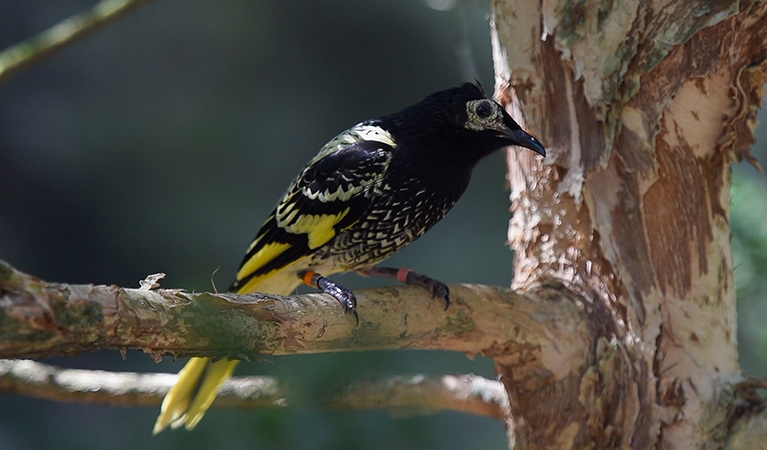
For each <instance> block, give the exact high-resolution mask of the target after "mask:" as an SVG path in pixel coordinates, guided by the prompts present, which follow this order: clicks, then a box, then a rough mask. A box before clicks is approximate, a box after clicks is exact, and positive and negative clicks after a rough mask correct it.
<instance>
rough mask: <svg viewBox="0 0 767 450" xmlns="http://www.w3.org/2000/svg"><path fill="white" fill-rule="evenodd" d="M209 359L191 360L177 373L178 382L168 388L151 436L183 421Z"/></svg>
mask: <svg viewBox="0 0 767 450" xmlns="http://www.w3.org/2000/svg"><path fill="white" fill-rule="evenodd" d="M209 362H210V358H192V359H190V360H189V362H188V363H186V365H185V366H184V368H183V369H181V371H180V372H179V373H178V381H177V382H176V384H175V385H174V386H173V387H172V388H170V391H168V393H167V394H165V398H164V399H163V401H162V406H161V407H160V415H159V416H157V421H156V422H155V424H154V430H153V431H152V434H157V433H159V432H160V431H162V430H164V429H165V428H166V427H167V426H168V425H170V424H171V423H176V422H178V421H179V420H183V418H184V415H186V410H187V407H189V403H190V402H191V401H192V397H193V396H194V393H195V392H196V391H197V385H198V384H199V383H200V379H201V378H202V374H203V373H204V372H205V368H206V367H207V366H208V363H209Z"/></svg>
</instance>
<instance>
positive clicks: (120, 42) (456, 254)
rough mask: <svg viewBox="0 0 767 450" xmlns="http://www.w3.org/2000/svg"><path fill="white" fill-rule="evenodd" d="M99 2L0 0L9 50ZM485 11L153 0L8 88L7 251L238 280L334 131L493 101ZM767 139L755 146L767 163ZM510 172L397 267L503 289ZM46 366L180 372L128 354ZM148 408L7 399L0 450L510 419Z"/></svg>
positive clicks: (756, 225) (473, 191)
mask: <svg viewBox="0 0 767 450" xmlns="http://www.w3.org/2000/svg"><path fill="white" fill-rule="evenodd" d="M92 4H93V0H66V1H61V0H37V1H35V2H19V1H13V0H10V1H9V0H0V11H2V13H1V14H0V48H5V47H7V46H9V45H11V44H14V43H16V42H18V41H21V40H23V39H25V38H27V37H29V36H32V35H35V34H37V33H39V32H40V31H42V30H45V29H46V28H48V27H50V26H51V25H53V24H55V23H57V22H58V21H60V20H62V19H64V18H66V17H68V16H69V15H71V14H75V13H77V12H80V11H81V10H83V9H86V8H88V7H90V6H92ZM487 13H488V10H487V2H484V1H469V0H466V1H458V0H428V1H425V2H414V1H394V2H392V1H387V0H366V1H364V2H354V1H348V0H347V1H344V0H335V1H327V2H298V1H295V0H288V1H277V0H259V1H256V2H253V1H248V0H225V1H221V2H186V1H181V0H162V1H159V0H157V1H155V2H150V3H149V4H148V5H147V6H145V7H143V8H141V9H140V10H138V11H136V12H135V13H133V14H131V15H129V16H128V17H126V18H124V19H122V20H120V21H118V22H116V23H114V24H112V25H110V26H109V27H107V28H106V29H104V30H103V31H100V32H98V33H97V34H95V35H93V36H91V37H89V38H87V39H85V40H83V41H81V42H79V43H78V44H77V45H75V46H73V47H72V48H69V49H67V50H65V51H64V52H62V53H61V54H58V55H56V56H55V57H53V58H51V59H49V60H45V61H43V62H41V63H40V64H38V65H37V66H34V67H33V68H32V69H31V70H29V71H26V72H23V73H20V74H18V75H17V77H16V78H14V79H13V80H12V81H11V82H10V83H8V84H5V85H3V86H0V192H3V193H5V195H0V258H3V259H6V260H7V261H9V262H10V263H12V264H14V265H15V266H17V267H18V268H19V269H21V270H24V271H26V272H29V273H32V274H34V275H37V276H40V277H42V278H44V279H48V280H54V281H65V282H70V283H92V282H93V283H107V284H118V285H124V286H138V281H139V280H141V279H143V278H144V277H145V276H146V275H147V274H150V273H154V272H160V271H162V272H166V273H167V274H168V278H167V279H166V280H164V281H163V286H165V287H184V288H187V289H196V290H208V289H210V287H211V279H214V280H215V282H216V284H217V285H218V286H219V287H222V286H226V285H228V283H229V282H230V281H231V274H232V273H234V270H235V269H236V267H237V264H238V263H239V260H240V258H241V257H242V254H243V252H244V250H245V247H246V246H247V244H248V243H249V241H250V239H251V238H252V236H253V234H254V233H255V232H256V229H257V227H258V225H259V224H260V222H261V221H262V220H263V219H264V218H265V216H266V214H267V213H268V211H269V210H270V209H271V207H272V206H273V203H274V202H275V201H276V200H277V198H278V197H279V196H280V194H282V192H283V190H284V189H285V188H286V186H287V183H288V182H289V181H290V179H291V178H292V177H293V176H294V175H295V173H296V172H297V171H298V169H299V168H300V167H301V166H302V165H303V164H304V163H305V161H306V160H307V159H308V158H310V157H311V156H313V155H314V153H316V151H317V150H318V149H319V148H320V147H321V146H322V145H323V144H324V143H325V142H326V141H327V140H328V139H330V138H331V137H332V136H334V135H335V134H336V133H338V132H339V131H341V130H344V129H346V128H348V127H349V126H351V125H353V124H355V123H357V122H358V121H360V120H363V119H367V118H372V117H376V116H379V115H382V114H386V113H390V112H393V111H396V110H397V109H399V108H401V107H403V106H405V105H408V104H411V103H413V102H415V101H418V100H420V99H421V98H423V97H424V96H425V95H426V94H428V93H430V92H433V91H435V90H438V89H442V88H446V87H450V86H453V85H456V84H458V83H460V82H461V81H464V80H465V79H467V78H471V77H475V76H478V77H479V79H480V80H481V81H483V82H484V83H485V86H486V87H487V88H488V89H491V88H492V86H493V74H492V62H491V49H490V39H489V26H488V23H487V17H486V16H487ZM477 74H478V75H477ZM764 129H765V128H764V127H762V128H761V129H760V131H761V132H763V130H764ZM765 143H767V139H765V138H761V139H760V140H759V142H758V143H757V145H756V146H755V153H756V156H757V158H759V159H760V160H761V161H762V162H764V161H767V154H766V153H767V152H766V151H765V150H766V149H767V145H765ZM748 170H749V169H748V168H747V167H746V168H742V167H739V168H738V172H740V173H744V174H743V175H741V176H739V177H737V178H736V184H735V186H734V188H733V215H732V226H733V232H734V234H735V236H734V237H733V243H734V244H735V245H734V247H735V252H736V253H735V255H734V258H735V262H736V264H737V266H738V268H737V271H736V278H737V281H738V295H739V308H741V314H740V316H739V317H740V322H739V339H740V342H741V343H742V345H741V350H742V352H743V354H742V364H743V367H744V368H745V369H746V370H747V371H749V372H751V373H760V374H763V375H764V374H767V369H766V368H765V367H767V365H766V364H765V358H764V348H765V345H767V344H765V342H767V337H766V336H764V326H763V325H762V324H763V323H764V320H763V319H764V318H765V316H766V315H767V314H765V302H764V296H765V292H767V291H766V290H765V286H764V279H765V277H764V274H765V272H766V270H767V269H766V267H767V263H766V262H765V259H764V258H765V255H767V252H765V250H764V243H765V236H764V233H765V229H767V220H765V216H764V214H765V211H767V205H765V194H764V193H765V184H764V181H765V180H764V176H763V175H761V174H755V173H754V172H753V171H750V172H749V171H748ZM504 174H505V168H504V160H503V155H501V154H496V155H492V156H491V157H490V158H488V159H487V160H485V161H483V162H482V163H481V164H480V165H479V167H478V168H477V169H476V170H475V175H474V179H473V180H472V183H471V185H470V187H469V190H468V192H467V193H466V195H465V198H464V199H463V200H462V201H461V202H459V204H458V205H457V206H456V208H455V209H454V211H453V212H451V214H449V215H448V217H447V218H446V219H445V220H444V221H443V222H441V223H440V224H439V225H437V226H436V227H435V228H434V229H433V230H431V231H430V232H429V233H428V234H427V235H426V236H424V237H423V238H422V239H420V240H419V242H417V243H416V244H414V245H412V246H410V247H408V248H406V249H405V250H404V251H402V252H401V253H400V254H398V255H396V256H395V257H394V258H392V260H391V264H392V265H406V266H409V267H413V268H415V269H417V270H419V271H420V272H423V273H427V274H430V275H432V276H434V277H436V278H439V279H441V280H443V281H446V282H451V283H454V282H473V283H488V284H499V285H506V284H508V282H509V276H510V275H509V274H510V265H511V254H510V252H509V251H508V249H507V248H506V246H505V240H506V228H507V222H508V219H509V213H508V199H507V196H508V193H507V192H506V191H505V190H504V184H505V181H504ZM760 248H761V250H759V249H760ZM218 267H220V270H218V271H217V272H216V269H217V268H218ZM214 272H216V274H215V275H212V274H213V273H214ZM339 281H340V282H342V283H343V284H344V285H347V286H349V287H351V288H357V287H360V286H364V285H371V284H375V283H378V282H376V281H374V280H369V279H362V278H360V277H356V276H354V275H344V276H341V277H340V278H339ZM744 311H745V313H744ZM360 314H364V311H360ZM50 362H52V363H55V364H58V365H61V366H68V367H79V368H92V369H106V370H123V371H125V370H128V371H130V370H132V371H176V370H178V369H179V368H180V367H181V364H182V362H181V361H178V362H173V361H170V360H167V359H166V360H165V361H163V362H162V363H160V364H155V363H154V361H153V360H151V359H150V358H148V357H147V356H145V355H140V354H138V353H136V352H128V354H127V359H126V360H123V359H122V358H121V356H120V354H119V353H118V352H96V353H93V354H87V355H81V356H78V357H75V358H54V359H52V360H51V361H50ZM467 372H474V373H478V374H481V375H483V376H487V377H493V376H494V375H493V368H492V362H491V361H490V360H488V359H486V358H477V360H475V361H472V360H469V359H468V358H466V357H465V356H464V355H460V354H454V353H445V352H416V351H399V352H370V353H359V354H355V353H344V354H330V355H301V356H285V357H271V358H266V359H265V360H264V361H258V362H253V363H249V364H242V365H240V368H238V372H237V373H238V374H242V375H245V374H249V373H263V374H269V375H276V376H280V377H290V378H292V379H297V380H298V381H299V383H300V385H301V386H302V387H303V388H304V392H308V393H313V394H317V395H321V394H323V393H325V392H327V391H328V390H329V389H331V387H332V386H338V385H343V383H344V382H347V381H348V380H354V379H359V378H365V377H372V376H376V375H386V374H409V373H425V374H434V375H439V374H442V373H467ZM400 413H401V412H400ZM156 414H157V410H156V409H155V408H132V409H131V408H113V407H100V406H90V405H76V404H60V403H54V402H49V401H44V400H36V399H31V398H23V397H14V396H8V395H2V394H0V417H1V418H2V420H0V449H3V450H17V449H18V450H22V449H23V450H26V449H37V448H41V449H43V448H45V449H48V448H57V449H87V448H103V447H106V446H109V447H110V448H112V449H113V450H120V449H133V448H146V449H153V448H168V447H176V448H178V447H182V446H183V447H184V448H186V449H189V450H192V449H197V448H200V449H201V448H210V447H213V446H222V447H224V448H228V449H240V448H243V449H245V448H263V449H283V448H284V449H288V448H290V449H302V448H312V449H317V448H334V449H347V448H348V449H352V448H365V449H378V448H401V449H409V448H420V449H426V448H440V449H463V448H506V446H507V443H506V437H505V432H504V430H503V426H502V424H501V423H499V422H498V421H496V420H492V419H486V418H478V417H473V416H466V415H460V414H455V413H439V414H434V415H427V416H415V417H407V416H400V415H396V414H395V415H394V416H392V415H390V414H389V413H388V412H386V411H370V412H344V411H337V412H325V411H316V410H314V409H312V408H285V409H272V410H264V411H241V410H214V411H212V412H211V413H209V414H208V416H207V417H206V418H205V420H203V421H202V422H201V424H200V425H199V426H198V428H197V429H196V430H195V432H194V433H186V432H165V433H163V434H161V435H160V436H158V437H156V438H152V436H151V429H152V425H153V423H154V418H155V416H156Z"/></svg>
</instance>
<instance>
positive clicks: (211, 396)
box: [185, 359, 240, 430]
mask: <svg viewBox="0 0 767 450" xmlns="http://www.w3.org/2000/svg"><path fill="white" fill-rule="evenodd" d="M239 363H240V361H239V360H236V359H222V360H220V361H216V362H214V363H211V364H210V365H209V366H208V370H207V371H206V372H205V379H204V380H202V384H201V385H200V390H199V391H197V395H195V396H194V400H193V401H192V404H191V405H189V409H188V410H187V411H186V423H185V426H186V429H187V430H191V429H192V428H194V427H195V425H197V424H198V423H200V421H201V420H202V416H204V415H205V411H207V410H208V408H210V405H212V404H213V400H215V399H216V395H217V394H218V389H219V388H220V387H221V385H222V384H224V381H226V380H228V379H229V378H230V377H231V376H232V373H233V372H234V369H236V368H237V365H238V364H239Z"/></svg>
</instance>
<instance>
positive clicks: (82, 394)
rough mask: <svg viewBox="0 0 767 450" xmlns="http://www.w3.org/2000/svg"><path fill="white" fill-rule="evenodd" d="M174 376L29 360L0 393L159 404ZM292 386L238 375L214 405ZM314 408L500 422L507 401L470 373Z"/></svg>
mask: <svg viewBox="0 0 767 450" xmlns="http://www.w3.org/2000/svg"><path fill="white" fill-rule="evenodd" d="M177 378H178V376H177V375H175V374H167V373H151V374H150V373H146V374H141V373H132V372H107V371H103V370H80V369H62V368H59V367H55V366H51V365H47V364H43V363H39V362H35V361H30V360H0V391H3V392H8V393H13V394H19V395H28V396H32V397H38V398H44V399H48V400H58V401H63V402H84V403H96V404H105V405H120V406H159V405H160V403H161V402H162V399H163V396H164V395H165V393H166V392H167V391H168V389H170V387H171V386H173V384H174V383H175V382H176V379H177ZM295 391H296V388H295V386H294V385H293V384H291V383H289V382H288V383H285V382H281V381H278V380H276V379H275V378H272V377H260V376H251V377H238V378H233V379H231V380H229V381H227V382H226V383H225V384H224V386H223V387H222V389H221V391H220V393H219V395H218V398H217V399H216V401H215V403H214V404H213V406H214V407H220V408H234V407H240V408H242V407H268V406H286V405H287V404H289V403H291V404H293V403H294V402H292V401H290V400H289V398H290V397H293V398H305V396H304V395H292V396H291V393H293V394H295ZM312 403H317V404H318V405H319V406H320V407H323V406H324V407H330V408H333V409H341V410H364V409H390V410H393V411H395V412H397V413H407V414H418V413H432V412H435V411H439V410H452V411H459V412H464V413H470V414H477V415H484V416H490V417H495V418H503V417H505V416H506V414H507V412H508V408H509V405H508V399H507V397H506V393H505V391H504V388H503V385H502V384H501V383H500V382H498V381H493V380H488V379H486V378H482V377H479V376H475V375H445V376H443V377H441V378H438V379H435V378H427V377H425V376H422V375H416V376H411V377H401V376H400V377H393V378H387V379H382V380H376V381H366V382H355V383H353V384H351V385H349V386H348V387H347V388H345V389H344V390H343V392H336V393H334V394H331V395H330V396H329V397H327V398H325V399H319V400H317V401H314V402H312Z"/></svg>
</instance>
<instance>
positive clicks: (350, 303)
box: [303, 271, 360, 325]
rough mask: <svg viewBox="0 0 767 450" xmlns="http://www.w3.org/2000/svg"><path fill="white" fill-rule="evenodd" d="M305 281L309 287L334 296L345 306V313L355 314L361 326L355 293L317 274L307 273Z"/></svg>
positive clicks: (304, 276) (304, 277) (304, 275)
mask: <svg viewBox="0 0 767 450" xmlns="http://www.w3.org/2000/svg"><path fill="white" fill-rule="evenodd" d="M303 280H304V283H305V284H306V285H307V286H311V287H313V288H316V289H319V290H321V291H322V292H324V293H326V294H330V295H332V296H333V298H335V299H336V300H338V301H339V302H341V304H342V305H344V312H349V311H351V313H352V314H354V318H355V319H356V320H357V325H359V324H360V316H359V315H358V314H357V296H356V295H354V292H352V291H350V290H349V289H346V288H345V287H343V286H340V285H338V284H336V283H335V282H333V281H332V280H330V279H328V278H326V277H323V276H322V275H320V274H318V273H317V272H312V271H308V272H305V273H304V274H303Z"/></svg>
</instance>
